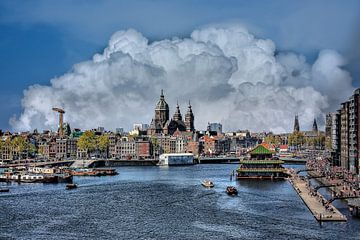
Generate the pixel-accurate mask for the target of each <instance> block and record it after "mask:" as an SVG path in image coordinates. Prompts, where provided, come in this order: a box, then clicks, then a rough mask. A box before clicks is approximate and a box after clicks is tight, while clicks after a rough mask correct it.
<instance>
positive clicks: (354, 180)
mask: <svg viewBox="0 0 360 240" xmlns="http://www.w3.org/2000/svg"><path fill="white" fill-rule="evenodd" d="M306 167H307V169H308V170H312V171H314V172H316V175H317V176H318V177H322V181H323V183H325V184H326V185H332V186H334V188H333V189H334V196H335V197H360V177H359V176H357V175H356V174H354V173H352V172H350V171H348V170H347V169H345V168H343V167H339V166H332V165H331V161H330V160H329V159H328V158H322V157H317V158H315V159H311V160H308V161H307V164H306Z"/></svg>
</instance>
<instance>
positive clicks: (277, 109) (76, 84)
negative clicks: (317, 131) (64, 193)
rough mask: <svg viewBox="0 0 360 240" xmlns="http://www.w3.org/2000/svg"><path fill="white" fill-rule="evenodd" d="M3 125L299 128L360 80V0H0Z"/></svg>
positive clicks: (17, 127) (13, 127)
mask: <svg viewBox="0 0 360 240" xmlns="http://www.w3.org/2000/svg"><path fill="white" fill-rule="evenodd" d="M0 34H1V37H0V56H1V57H0V69H1V75H0V77H1V82H0V84H1V87H0V91H1V94H0V100H1V101H0V109H1V115H0V129H3V130H6V129H9V130H19V131H20V130H30V129H34V128H38V129H43V128H53V129H54V128H55V126H56V114H54V113H53V112H51V107H53V106H58V107H63V108H65V109H66V111H67V113H66V117H65V118H66V120H67V121H69V122H70V123H71V125H72V126H73V127H82V128H91V127H96V126H105V127H106V128H108V129H115V128H116V127H125V128H126V129H129V128H130V127H131V125H132V123H134V122H144V123H148V122H150V121H151V118H152V117H153V108H154V105H155V104H156V101H157V99H158V97H159V92H160V89H161V88H163V89H164V91H165V95H166V99H167V101H168V103H169V104H170V108H171V114H172V113H173V111H174V105H175V103H176V101H177V100H178V101H179V104H180V107H181V110H182V112H183V114H184V113H185V111H186V105H187V104H186V103H187V101H188V100H189V99H190V100H191V102H192V105H193V109H194V113H195V119H196V121H195V124H196V127H197V128H198V129H204V128H205V127H206V123H207V122H208V121H210V122H221V123H223V125H224V128H225V129H226V130H236V129H250V130H254V131H261V130H271V131H275V132H284V131H289V130H291V128H292V125H293V118H294V114H299V118H300V124H301V128H302V129H306V128H309V127H310V126H311V123H312V121H313V118H314V117H315V118H317V119H318V120H319V122H320V125H322V124H323V115H324V114H325V113H326V112H328V111H332V110H334V109H336V108H338V105H339V103H340V102H342V101H344V100H346V99H347V97H348V96H349V95H350V94H351V92H352V91H353V90H354V89H355V88H356V87H358V86H359V84H360V80H359V79H360V50H359V49H360V46H359V44H360V2H359V1H351V0H349V1H346V2H345V3H344V1H329V0H326V1H301V2H295V1H281V0H278V1H212V0H207V1H205V0H203V1H201V0H194V1H186V0H181V1H180V0H179V1H165V0H153V1H141V0H140V1H76V2H75V1H45V0H44V1H31V2H30V1H15V0H11V1H1V2H0Z"/></svg>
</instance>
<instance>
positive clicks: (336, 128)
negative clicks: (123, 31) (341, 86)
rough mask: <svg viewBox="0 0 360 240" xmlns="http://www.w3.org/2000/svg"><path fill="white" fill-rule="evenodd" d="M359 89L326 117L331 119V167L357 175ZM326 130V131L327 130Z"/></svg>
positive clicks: (359, 149)
mask: <svg viewBox="0 0 360 240" xmlns="http://www.w3.org/2000/svg"><path fill="white" fill-rule="evenodd" d="M359 108H360V88H359V89H356V90H355V91H354V94H353V95H352V96H351V97H350V98H349V100H348V101H346V102H344V103H342V104H341V108H340V109H339V110H338V111H337V112H334V113H331V114H330V115H328V116H327V125H328V119H330V118H331V151H332V158H333V165H335V166H341V167H344V168H345V169H347V170H349V171H350V172H352V173H357V174H359V168H360V166H359V153H360V128H359V121H360V120H359V119H360V116H359V115H360V110H359ZM327 130H328V129H327Z"/></svg>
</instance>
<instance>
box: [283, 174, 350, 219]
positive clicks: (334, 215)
mask: <svg viewBox="0 0 360 240" xmlns="http://www.w3.org/2000/svg"><path fill="white" fill-rule="evenodd" d="M290 176H291V177H290V178H289V182H290V183H291V185H292V186H293V187H294V189H295V191H296V192H297V193H298V195H299V196H300V198H301V199H302V200H303V202H304V203H305V205H306V206H307V207H308V208H309V210H310V212H311V213H312V214H313V216H314V217H315V219H316V220H317V221H320V222H325V221H347V218H346V217H345V216H344V215H343V214H342V213H341V212H340V211H339V210H338V209H337V208H335V207H334V206H333V205H332V203H330V202H329V201H327V200H326V199H325V198H324V197H323V196H322V195H321V194H320V193H319V192H317V191H315V190H314V189H312V188H310V186H309V184H308V182H307V180H305V179H302V178H300V177H299V175H297V174H295V173H290Z"/></svg>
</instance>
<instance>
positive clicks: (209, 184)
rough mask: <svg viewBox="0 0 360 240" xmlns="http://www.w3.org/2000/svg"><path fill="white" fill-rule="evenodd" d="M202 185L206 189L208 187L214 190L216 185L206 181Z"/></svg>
mask: <svg viewBox="0 0 360 240" xmlns="http://www.w3.org/2000/svg"><path fill="white" fill-rule="evenodd" d="M201 185H203V186H204V187H207V188H212V187H214V183H213V182H212V181H210V180H204V181H202V182H201Z"/></svg>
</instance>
